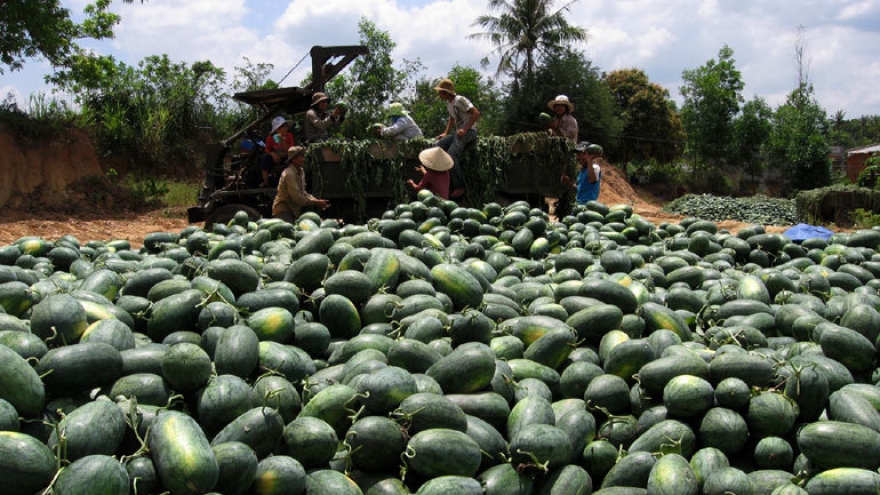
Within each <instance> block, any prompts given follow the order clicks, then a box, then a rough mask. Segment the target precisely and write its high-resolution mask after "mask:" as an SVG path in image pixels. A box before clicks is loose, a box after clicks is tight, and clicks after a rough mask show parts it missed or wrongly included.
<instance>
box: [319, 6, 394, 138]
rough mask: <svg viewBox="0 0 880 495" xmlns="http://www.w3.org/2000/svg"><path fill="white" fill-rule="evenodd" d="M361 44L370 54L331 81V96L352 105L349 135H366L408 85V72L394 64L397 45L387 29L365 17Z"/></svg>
mask: <svg viewBox="0 0 880 495" xmlns="http://www.w3.org/2000/svg"><path fill="white" fill-rule="evenodd" d="M358 32H359V33H360V36H361V44H362V45H364V46H366V47H367V48H368V49H369V53H367V54H366V55H363V56H361V57H358V58H357V59H356V60H355V61H354V62H352V64H351V68H350V69H349V71H348V74H346V75H344V76H340V77H336V78H334V79H333V81H331V82H330V84H328V91H329V92H330V96H331V97H333V98H334V99H335V100H337V101H338V100H341V99H345V100H346V102H347V103H348V104H349V106H350V107H351V110H352V111H351V112H349V115H348V120H347V122H346V135H348V136H353V137H366V128H367V127H368V126H369V124H370V123H371V122H377V121H378V120H377V119H380V117H381V114H382V110H383V108H384V106H385V105H386V104H387V103H389V100H390V99H391V98H396V97H397V96H398V95H399V94H400V93H401V92H402V91H403V89H404V87H405V80H406V73H405V72H404V71H403V70H400V69H398V68H396V67H395V66H394V59H393V57H392V56H391V52H392V51H393V50H394V48H395V47H396V46H397V43H395V42H394V41H393V40H392V39H391V36H390V35H389V34H388V32H386V31H382V30H381V29H379V28H377V27H376V25H375V24H374V23H373V22H372V21H370V20H369V19H367V18H366V17H362V18H361V20H360V22H358Z"/></svg>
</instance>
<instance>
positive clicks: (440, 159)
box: [406, 146, 453, 199]
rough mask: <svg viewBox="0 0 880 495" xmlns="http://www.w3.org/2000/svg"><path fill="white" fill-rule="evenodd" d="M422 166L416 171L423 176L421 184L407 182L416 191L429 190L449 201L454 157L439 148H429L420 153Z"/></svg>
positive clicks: (410, 180)
mask: <svg viewBox="0 0 880 495" xmlns="http://www.w3.org/2000/svg"><path fill="white" fill-rule="evenodd" d="M419 161H420V162H422V165H421V166H419V167H416V170H418V171H419V172H421V173H422V174H423V177H422V180H421V182H419V183H418V184H416V183H415V182H414V181H413V180H412V179H409V180H408V181H406V183H407V184H408V185H409V187H411V188H413V189H415V190H416V191H421V190H422V189H427V190H429V191H431V192H432V193H434V195H435V196H439V197H441V198H443V199H449V169H451V168H452V166H453V161H452V157H451V156H449V153H447V152H445V151H443V148H440V147H439V146H433V147H431V148H427V149H425V150H423V151H422V152H421V153H419Z"/></svg>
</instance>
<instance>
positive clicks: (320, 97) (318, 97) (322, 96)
mask: <svg viewBox="0 0 880 495" xmlns="http://www.w3.org/2000/svg"><path fill="white" fill-rule="evenodd" d="M329 99H330V97H329V96H327V94H326V93H322V92H320V91H318V92H317V93H315V94H313V95H312V106H315V105H317V104H318V103H321V102H322V101H326V100H329Z"/></svg>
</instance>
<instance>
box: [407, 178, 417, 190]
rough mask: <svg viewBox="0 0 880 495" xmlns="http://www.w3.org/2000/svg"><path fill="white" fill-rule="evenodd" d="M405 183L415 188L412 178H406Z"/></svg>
mask: <svg viewBox="0 0 880 495" xmlns="http://www.w3.org/2000/svg"><path fill="white" fill-rule="evenodd" d="M406 185H408V186H409V187H411V188H413V189H415V188H416V183H415V182H413V180H412V179H407V180H406Z"/></svg>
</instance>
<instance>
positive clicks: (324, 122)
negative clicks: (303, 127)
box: [306, 110, 336, 132]
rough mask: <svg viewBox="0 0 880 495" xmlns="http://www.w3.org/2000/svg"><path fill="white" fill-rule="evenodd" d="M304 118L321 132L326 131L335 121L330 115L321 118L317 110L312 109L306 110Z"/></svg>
mask: <svg viewBox="0 0 880 495" xmlns="http://www.w3.org/2000/svg"><path fill="white" fill-rule="evenodd" d="M306 120H307V121H308V123H309V125H311V126H312V127H314V128H315V129H318V130H320V131H323V132H327V131H328V130H329V129H330V127H331V126H332V125H333V124H335V123H336V121H335V120H334V119H333V118H332V117H331V116H330V115H327V116H325V117H324V118H323V119H322V118H321V117H319V116H318V112H315V111H313V110H309V111H308V112H306Z"/></svg>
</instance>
